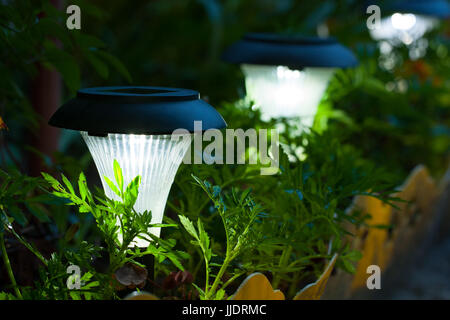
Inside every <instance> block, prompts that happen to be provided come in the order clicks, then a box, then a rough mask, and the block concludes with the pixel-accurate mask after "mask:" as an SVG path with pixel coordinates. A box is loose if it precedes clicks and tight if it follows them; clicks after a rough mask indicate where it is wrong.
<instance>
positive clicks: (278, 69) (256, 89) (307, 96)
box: [241, 64, 335, 128]
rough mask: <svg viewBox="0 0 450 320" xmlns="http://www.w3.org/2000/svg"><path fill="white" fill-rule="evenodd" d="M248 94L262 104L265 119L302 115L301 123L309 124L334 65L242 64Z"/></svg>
mask: <svg viewBox="0 0 450 320" xmlns="http://www.w3.org/2000/svg"><path fill="white" fill-rule="evenodd" d="M241 67H242V70H243V72H244V74H245V86H246V89H247V95H248V96H249V97H250V98H251V99H252V100H254V101H255V102H256V104H257V105H258V106H259V108H260V110H261V113H262V117H263V118H264V119H265V120H268V119H270V118H280V117H300V121H301V125H302V127H306V128H310V127H311V126H312V124H313V121H314V116H315V115H316V113H317V106H318V104H319V102H320V100H321V98H322V96H323V94H324V92H325V90H326V88H327V85H328V82H329V80H330V79H331V77H332V75H333V73H334V71H335V69H334V68H305V69H302V70H295V69H294V70H292V69H289V68H288V67H286V66H265V65H253V64H252V65H250V64H243V65H242V66H241Z"/></svg>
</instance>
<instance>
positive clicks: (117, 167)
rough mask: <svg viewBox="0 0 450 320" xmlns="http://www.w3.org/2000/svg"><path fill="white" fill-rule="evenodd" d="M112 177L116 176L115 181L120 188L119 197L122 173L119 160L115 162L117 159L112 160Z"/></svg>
mask: <svg viewBox="0 0 450 320" xmlns="http://www.w3.org/2000/svg"><path fill="white" fill-rule="evenodd" d="M114 177H115V178H116V183H117V186H118V187H119V190H120V197H122V195H123V175H122V169H121V168H120V165H119V162H117V160H114Z"/></svg>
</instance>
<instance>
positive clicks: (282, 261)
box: [272, 246, 292, 288]
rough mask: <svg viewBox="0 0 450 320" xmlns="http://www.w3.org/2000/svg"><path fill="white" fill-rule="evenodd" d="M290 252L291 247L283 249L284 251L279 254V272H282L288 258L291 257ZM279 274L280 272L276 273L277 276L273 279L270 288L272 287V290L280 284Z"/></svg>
mask: <svg viewBox="0 0 450 320" xmlns="http://www.w3.org/2000/svg"><path fill="white" fill-rule="evenodd" d="M291 252H292V247H291V246H288V247H287V248H285V249H284V250H283V253H282V254H281V257H280V262H279V267H280V269H281V270H282V269H283V268H284V267H285V266H286V265H287V263H288V262H289V256H290V255H291ZM280 274H281V272H279V273H277V274H276V275H275V277H274V278H273V281H272V286H273V287H274V288H277V287H278V285H279V283H280V281H281V276H280Z"/></svg>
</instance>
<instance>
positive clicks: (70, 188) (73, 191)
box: [61, 174, 75, 195]
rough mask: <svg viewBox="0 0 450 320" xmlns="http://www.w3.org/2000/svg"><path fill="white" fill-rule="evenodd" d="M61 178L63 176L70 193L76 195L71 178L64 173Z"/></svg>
mask: <svg viewBox="0 0 450 320" xmlns="http://www.w3.org/2000/svg"><path fill="white" fill-rule="evenodd" d="M61 178H62V180H63V182H64V184H65V185H66V186H67V189H69V191H70V193H71V194H72V195H75V190H74V189H73V186H72V184H71V183H70V181H69V179H67V177H66V176H65V175H63V174H61Z"/></svg>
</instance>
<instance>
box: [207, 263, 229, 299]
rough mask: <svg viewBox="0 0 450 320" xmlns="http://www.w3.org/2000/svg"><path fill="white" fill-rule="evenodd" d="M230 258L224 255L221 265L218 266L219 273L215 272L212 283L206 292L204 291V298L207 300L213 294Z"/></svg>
mask: <svg viewBox="0 0 450 320" xmlns="http://www.w3.org/2000/svg"><path fill="white" fill-rule="evenodd" d="M231 260H233V259H232V258H229V257H226V258H225V260H224V261H223V264H222V266H221V267H220V270H219V273H218V274H217V276H216V278H215V279H214V282H213V285H212V286H211V289H210V290H209V291H208V293H206V292H205V299H206V300H209V299H211V298H212V297H213V296H214V295H215V294H216V290H217V287H218V286H219V283H220V280H221V279H222V276H223V274H224V273H225V271H226V270H227V268H228V265H229V264H230V262H231Z"/></svg>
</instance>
